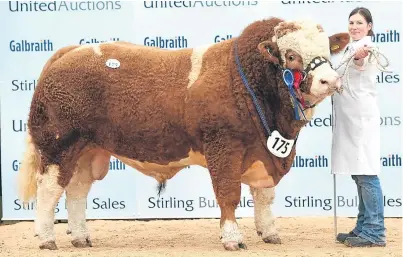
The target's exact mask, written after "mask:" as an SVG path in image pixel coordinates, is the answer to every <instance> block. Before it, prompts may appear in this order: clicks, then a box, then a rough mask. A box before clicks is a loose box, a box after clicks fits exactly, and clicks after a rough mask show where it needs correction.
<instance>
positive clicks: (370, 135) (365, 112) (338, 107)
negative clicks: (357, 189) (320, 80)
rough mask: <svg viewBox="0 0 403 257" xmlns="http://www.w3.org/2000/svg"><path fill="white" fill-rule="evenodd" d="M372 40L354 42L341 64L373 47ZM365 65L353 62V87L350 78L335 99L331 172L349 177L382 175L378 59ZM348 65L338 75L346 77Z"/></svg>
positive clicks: (367, 38)
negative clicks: (363, 49)
mask: <svg viewBox="0 0 403 257" xmlns="http://www.w3.org/2000/svg"><path fill="white" fill-rule="evenodd" d="M368 40H369V41H370V38H369V37H366V38H364V39H362V40H360V41H357V42H350V43H349V45H348V48H346V49H347V51H346V52H345V53H344V54H343V56H342V58H341V62H343V61H344V60H346V58H348V56H350V55H351V54H352V53H353V52H354V51H355V49H357V48H358V46H361V45H362V44H363V41H365V44H367V45H368V44H370V45H369V46H371V45H372V46H374V45H373V43H372V42H368ZM368 58H369V56H367V57H366V58H365V59H364V64H363V66H361V67H359V66H356V65H355V64H354V63H353V62H352V63H351V65H350V67H349V68H348V69H349V73H347V74H349V76H348V77H349V84H348V86H347V85H346V79H347V78H346V77H344V78H343V80H342V84H343V86H344V87H345V89H344V90H343V92H342V93H341V94H338V93H336V94H335V95H334V96H333V138H332V155H331V163H332V164H331V173H332V174H346V175H378V174H379V173H380V169H381V164H380V111H379V107H378V95H377V90H376V75H377V73H378V70H377V67H376V60H375V58H372V60H373V61H372V62H371V63H369V62H368ZM345 65H346V64H344V65H343V66H341V67H340V68H339V69H338V70H337V72H338V73H339V75H342V73H343V71H344V69H345V68H346V66H345Z"/></svg>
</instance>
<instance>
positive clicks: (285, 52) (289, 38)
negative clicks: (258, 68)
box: [258, 21, 349, 106]
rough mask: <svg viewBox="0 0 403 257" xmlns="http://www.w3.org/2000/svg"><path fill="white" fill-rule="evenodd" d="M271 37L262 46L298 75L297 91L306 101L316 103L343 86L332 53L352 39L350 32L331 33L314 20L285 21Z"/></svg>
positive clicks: (295, 86) (310, 103) (281, 65)
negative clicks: (334, 65)
mask: <svg viewBox="0 0 403 257" xmlns="http://www.w3.org/2000/svg"><path fill="white" fill-rule="evenodd" d="M274 33H275V35H274V37H273V38H272V39H271V40H267V41H264V42H261V43H260V44H259V46H258V48H259V50H260V51H261V53H262V54H263V55H264V56H265V58H267V59H268V60H269V61H271V62H273V63H275V64H278V67H280V68H281V69H289V70H290V71H291V72H292V74H293V75H294V89H295V92H296V94H297V96H298V98H300V100H302V101H303V102H304V103H305V104H306V105H308V106H309V105H315V104H318V103H319V102H321V101H322V100H323V99H325V98H326V97H327V96H330V95H332V94H333V93H334V92H336V91H337V90H339V89H340V87H341V80H340V78H339V76H338V74H337V73H336V71H335V70H334V69H333V68H332V65H331V63H330V56H331V55H333V54H337V53H339V52H340V51H341V50H342V49H343V48H344V47H345V46H346V45H347V44H348V43H349V35H348V33H338V34H335V35H333V36H330V37H328V36H327V34H326V33H325V32H324V31H323V28H322V27H321V26H320V25H318V24H316V23H314V22H312V21H283V22H280V23H279V24H278V25H277V26H276V27H275V29H274Z"/></svg>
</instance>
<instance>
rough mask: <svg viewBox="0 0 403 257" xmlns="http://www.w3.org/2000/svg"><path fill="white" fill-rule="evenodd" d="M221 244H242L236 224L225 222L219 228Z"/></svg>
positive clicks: (240, 234)
mask: <svg viewBox="0 0 403 257" xmlns="http://www.w3.org/2000/svg"><path fill="white" fill-rule="evenodd" d="M221 242H222V243H227V242H237V243H242V242H243V237H242V233H241V231H240V230H239V228H238V224H236V222H234V221H230V220H226V221H224V225H223V226H222V228H221Z"/></svg>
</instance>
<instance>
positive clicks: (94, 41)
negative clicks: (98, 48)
mask: <svg viewBox="0 0 403 257" xmlns="http://www.w3.org/2000/svg"><path fill="white" fill-rule="evenodd" d="M116 41H120V39H119V38H118V37H112V38H110V39H107V40H99V39H97V38H82V39H80V41H79V44H80V45H86V44H99V43H105V42H116Z"/></svg>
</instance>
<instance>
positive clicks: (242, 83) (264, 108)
mask: <svg viewBox="0 0 403 257" xmlns="http://www.w3.org/2000/svg"><path fill="white" fill-rule="evenodd" d="M234 43H236V42H234ZM245 50H246V49H245V48H243V49H242V48H239V46H238V48H236V45H234V51H233V57H234V59H233V61H234V70H233V71H234V75H235V76H234V80H235V81H234V82H235V83H234V84H236V85H238V86H237V87H240V88H242V89H240V90H241V91H242V93H241V95H242V96H243V98H244V99H245V100H246V102H247V103H248V107H249V112H250V113H251V115H252V116H253V120H254V122H255V125H256V127H257V128H258V130H259V134H260V137H261V138H262V140H263V139H267V137H268V131H267V128H265V125H264V123H265V121H266V123H267V125H268V127H269V132H273V131H274V130H277V131H279V132H280V134H282V135H283V137H285V138H287V139H295V138H296V137H297V135H298V133H299V131H300V130H301V128H302V127H303V126H304V125H305V124H306V122H305V121H301V120H295V117H294V108H293V105H292V99H291V95H290V93H289V91H288V88H287V86H286V85H285V84H284V82H283V81H282V79H281V78H282V76H281V71H280V70H279V69H278V68H277V67H275V65H273V64H270V63H268V62H267V61H265V60H264V59H263V57H262V56H261V54H260V53H259V52H258V51H257V49H249V50H247V51H245ZM259 109H260V110H259ZM259 112H260V114H261V116H263V120H262V117H261V116H260V115H259ZM252 113H253V114H252Z"/></svg>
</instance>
